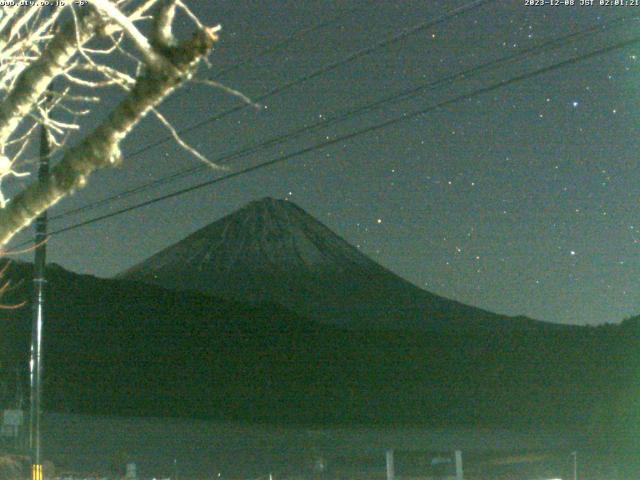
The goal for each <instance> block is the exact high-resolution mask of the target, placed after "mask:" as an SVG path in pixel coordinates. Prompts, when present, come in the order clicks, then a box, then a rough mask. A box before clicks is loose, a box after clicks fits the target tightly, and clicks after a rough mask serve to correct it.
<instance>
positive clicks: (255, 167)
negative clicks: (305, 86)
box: [16, 37, 640, 248]
mask: <svg viewBox="0 0 640 480" xmlns="http://www.w3.org/2000/svg"><path fill="white" fill-rule="evenodd" d="M638 43H640V37H635V38H632V39H630V40H626V41H624V42H619V43H616V44H614V45H611V46H608V47H604V48H601V49H599V50H594V51H592V52H589V53H586V54H583V55H578V56H575V57H572V58H570V59H568V60H564V61H562V62H558V63H555V64H553V65H549V66H546V67H543V68H539V69H537V70H534V71H532V72H528V73H524V74H522V75H518V76H516V77H513V78H510V79H507V80H502V81H500V82H497V83H494V84H492V85H490V86H487V87H483V88H480V89H477V90H474V91H472V92H469V93H466V94H462V95H459V96H457V97H454V98H451V99H449V100H445V101H442V102H440V103H438V104H435V105H432V106H430V107H427V108H425V109H422V110H416V111H414V112H411V113H408V114H403V115H400V116H398V117H395V118H392V119H390V120H386V121H384V122H382V123H378V124H376V125H372V126H369V127H366V128H363V129H360V130H356V131H354V132H351V133H349V134H346V135H342V136H340V137H336V138H334V139H332V140H327V141H325V142H320V143H317V144H315V145H312V146H310V147H306V148H303V149H300V150H297V151H295V152H291V153H288V154H286V155H283V156H280V157H277V158H275V159H273V160H269V161H267V162H263V163H260V164H257V165H253V166H250V167H247V168H244V169H242V170H238V171H236V172H232V173H229V174H227V175H224V176H222V177H218V178H215V179H213V180H208V181H205V182H202V183H198V184H196V185H192V186H190V187H187V188H183V189H180V190H177V191H175V192H171V193H168V194H165V195H161V196H159V197H156V198H154V199H151V200H147V201H144V202H140V203H138V204H135V205H131V206H129V207H125V208H122V209H120V210H117V211H115V212H111V213H108V214H105V215H100V216H97V217H94V218H91V219H88V220H85V221H83V222H79V223H76V224H73V225H70V226H67V227H64V228H60V229H58V230H55V231H52V232H51V233H50V236H53V235H59V234H61V233H64V232H68V231H71V230H75V229H77V228H80V227H84V226H86V225H90V224H92V223H96V222H100V221H102V220H106V219H108V218H112V217H115V216H118V215H122V214H124V213H127V212H131V211H133V210H137V209H139V208H143V207H146V206H149V205H153V204H155V203H159V202H162V201H164V200H168V199H170V198H174V197H178V196H180V195H184V194H186V193H189V192H193V191H195V190H199V189H201V188H204V187H208V186H211V185H215V184H217V183H221V182H223V181H225V180H229V179H231V178H235V177H238V176H241V175H245V174H247V173H251V172H254V171H257V170H260V169H262V168H266V167H270V166H272V165H275V164H277V163H282V162H284V161H286V160H289V159H291V158H293V157H297V156H300V155H304V154H306V153H310V152H312V151H315V150H320V149H322V148H324V147H328V146H331V145H335V144H337V143H340V142H343V141H345V140H350V139H352V138H355V137H358V136H360V135H364V134H367V133H371V132H373V131H376V130H380V129H383V128H386V127H389V126H391V125H395V124H397V123H400V122H403V121H406V120H411V119H414V118H416V117H419V116H421V115H424V114H426V113H429V112H431V111H433V110H436V109H439V108H442V107H446V106H449V105H451V104H453V103H457V102H459V101H461V100H467V99H469V98H473V97H476V96H478V95H484V94H486V93H489V92H492V91H494V90H497V89H499V88H503V87H506V86H509V85H512V84H514V83H518V82H522V81H524V80H528V79H530V78H532V77H536V76H539V75H543V74H545V73H549V72H552V71H554V70H558V69H560V68H564V67H566V66H569V65H574V64H576V63H579V62H581V61H583V60H587V59H590V58H594V57H597V56H600V55H603V54H606V53H610V52H613V51H615V50H620V49H623V48H626V47H629V46H631V45H635V44H638ZM20 246H22V244H20V245H18V246H17V247H16V248H18V247H20Z"/></svg>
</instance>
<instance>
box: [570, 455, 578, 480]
mask: <svg viewBox="0 0 640 480" xmlns="http://www.w3.org/2000/svg"><path fill="white" fill-rule="evenodd" d="M571 456H572V457H573V480H578V452H577V451H576V452H571Z"/></svg>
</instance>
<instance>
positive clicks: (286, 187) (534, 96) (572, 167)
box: [14, 0, 640, 324]
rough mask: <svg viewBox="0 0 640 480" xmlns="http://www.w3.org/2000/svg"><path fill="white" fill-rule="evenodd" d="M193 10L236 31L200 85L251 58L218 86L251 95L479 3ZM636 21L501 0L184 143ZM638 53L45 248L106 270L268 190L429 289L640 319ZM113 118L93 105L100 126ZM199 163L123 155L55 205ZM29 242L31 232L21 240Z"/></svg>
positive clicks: (466, 83)
mask: <svg viewBox="0 0 640 480" xmlns="http://www.w3.org/2000/svg"><path fill="white" fill-rule="evenodd" d="M577 2H578V0H576V3H577ZM190 3H191V4H192V5H193V7H194V10H195V11H196V13H197V14H198V15H200V17H201V18H202V20H204V22H205V23H208V24H215V23H221V24H222V26H223V31H222V35H221V43H220V45H219V48H218V49H217V50H216V51H215V52H214V54H213V56H212V57H211V63H212V67H211V69H210V70H208V71H203V72H202V74H201V77H202V78H216V72H218V71H222V70H225V69H227V68H229V67H231V66H233V65H235V64H237V63H238V62H240V61H244V60H245V59H250V61H248V62H246V63H244V64H243V65H242V66H241V67H240V68H237V69H235V70H233V71H230V72H228V73H226V74H225V75H223V76H222V77H220V78H219V80H220V81H222V82H223V83H225V84H226V85H228V86H230V87H233V88H235V89H237V90H240V91H241V92H243V93H244V94H246V95H248V96H249V97H254V98H255V97H259V96H261V95H263V94H264V93H266V92H268V91H270V90H273V89H274V88H277V87H278V86H280V85H283V84H285V83H287V82H289V81H291V80H294V79H296V78H299V77H301V76H303V75H305V74H307V73H310V72H313V71H314V70H316V69H318V68H320V67H322V66H323V65H327V64H330V63H332V62H336V61H338V60H340V59H343V58H345V57H347V56H348V55H349V54H350V53H352V52H355V51H358V50H361V49H363V48H367V47H369V46H371V45H373V44H375V43H377V42H380V41H381V40H384V39H385V38H390V37H392V36H394V35H397V34H399V33H401V32H402V31H405V30H407V29H409V28H411V27H412V26H414V25H417V24H420V23H423V22H426V21H428V20H430V19H435V18H437V17H438V16H440V15H442V14H444V13H446V12H447V11H449V10H451V9H453V8H455V7H458V6H461V5H464V4H466V3H468V2H466V1H452V0H447V1H425V0H422V1H402V2H397V1H386V2H383V1H364V0H358V1H343V2H337V1H322V2H320V1H310V0H291V1H278V2H249V1H245V0H232V1H231V0H228V1H209V2H202V1H194V2H190ZM596 3H597V1H596ZM353 9H357V10H356V11H355V12H353V11H352V10H353ZM630 15H639V16H640V7H633V6H625V7H586V6H574V7H566V6H558V7H553V6H550V5H547V6H525V5H524V0H508V1H507V0H502V1H493V2H488V3H487V4H486V5H483V6H482V7H480V8H478V9H474V10H471V11H469V12H468V13H466V14H464V15H460V16H459V17H457V18H455V19H453V20H451V21H447V22H444V23H441V24H439V25H437V26H434V27H433V28H428V29H424V30H422V31H420V32H418V33H415V34H412V35H407V36H406V37H404V38H403V39H401V40H399V41H396V42H393V43H391V44H389V45H388V46H386V47H383V48H379V49H376V50H374V51H373V52H371V54H369V55H364V56H361V57H360V58H358V59H357V60H355V61H352V62H349V63H348V64H346V65H343V66H341V67H340V68H337V69H334V70H333V71H331V72H328V73H327V74H324V75H321V76H318V77H316V78H314V79H312V80H310V81H307V82H304V83H302V84H300V85H297V86H295V87H293V88H290V89H287V90H286V91H284V92H282V93H280V94H278V95H275V96H273V97H271V98H268V99H266V100H264V101H263V102H261V103H262V106H261V108H260V109H259V111H258V110H257V109H254V108H251V107H247V108H244V109H243V110H242V111H240V112H237V113H234V114H232V115H229V116H226V117H224V118H222V119H220V120H218V121H216V122H212V123H209V124H207V125H205V126H203V127H201V128H198V129H196V130H193V131H192V132H190V133H188V134H185V136H184V138H185V139H186V140H187V141H189V142H190V143H191V144H192V145H194V146H195V147H196V148H198V149H199V150H200V151H201V152H203V153H204V154H206V155H207V156H208V157H209V158H211V159H215V158H217V157H218V156H220V155H223V154H225V153H229V152H233V151H235V150H237V149H239V148H243V147H246V146H249V145H252V144H254V143H256V142H260V141H263V140H265V139H268V138H270V137H271V136H274V135H277V134H282V133H286V132H288V131H291V130H293V129H296V128H299V127H301V126H304V125H310V124H313V123H314V122H316V121H318V120H322V119H326V118H331V117H332V116H333V115H336V114H339V113H341V112H343V111H347V110H351V109H354V108H357V107H359V106H361V105H363V104H366V103H370V102H373V101H376V100H378V99H380V98H383V97H385V96H387V95H390V94H393V93H395V92H400V91H403V90H405V89H409V88H411V87H414V86H417V85H419V84H423V83H427V82H433V81H436V80H438V79H440V78H444V77H447V76H449V75H452V74H455V73H457V72H462V71H464V70H466V69H469V68H472V67H474V66H477V65H480V64H483V63H486V62H488V61H491V60H494V59H499V58H502V57H505V56H507V55H512V54H514V53H517V52H518V51H519V50H524V49H526V48H529V47H531V46H534V45H536V44H538V43H541V42H543V41H546V40H549V39H552V38H556V37H559V36H563V35H567V34H569V33H571V32H576V31H579V30H581V29H585V28H588V27H591V26H595V25H602V24H604V23H606V22H608V21H610V20H611V19H613V18H615V17H619V16H630ZM336 16H338V17H339V18H338V19H337V20H336V21H335V22H333V23H330V24H329V25H327V26H325V27H324V28H321V29H318V30H316V31H313V32H311V33H309V34H307V35H304V36H300V37H296V38H295V39H294V40H293V41H292V42H291V44H290V45H288V46H287V48H285V49H282V50H279V51H277V52H274V53H272V54H268V55H263V56H259V57H258V58H255V59H252V57H254V56H255V55H256V54H257V53H258V52H260V51H262V50H263V49H265V48H268V47H269V46H271V45H274V44H277V43H278V42H280V41H282V40H283V39H286V38H288V37H289V36H290V35H292V34H294V33H295V32H297V31H299V30H301V29H306V28H309V27H312V26H313V25H316V24H318V23H321V22H324V21H327V20H329V19H331V18H333V17H336ZM639 27H640V22H639V21H637V20H630V21H627V22H625V23H623V24H620V25H618V26H617V27H615V28H614V27H612V28H610V29H608V30H606V31H604V32H601V33H599V34H593V35H589V36H587V37H585V38H581V39H580V40H579V41H577V42H571V41H567V42H566V45H564V46H563V47H562V48H559V49H556V50H553V51H547V52H545V53H543V54H541V55H537V56H531V57H529V58H527V59H525V60H524V61H520V62H514V63H510V64H507V65H500V66H498V67H496V68H494V69H492V70H490V71H487V72H485V73H483V74H481V75H478V76H473V77H470V78H468V79H466V80H461V81H456V82H447V84H446V85H445V86H443V87H440V88H437V89H431V90H427V91H426V92H423V93H421V94H419V95H417V96H415V97H412V98H410V99H408V100H404V101H401V102H396V103H392V104H388V105H386V106H385V107H384V108H382V109H379V110H375V111H372V112H367V113H365V114H363V115H360V116H357V117H354V118H352V119H350V120H348V121H346V122H342V123H339V124H336V125H332V126H330V127H329V128H327V129H324V130H319V131H316V132H313V133H310V134H308V135H305V136H302V137H300V138H296V139H293V140H291V141H289V142H287V143H285V144H281V145H278V146H276V147H272V148H266V149H262V150H260V152H258V153H256V154H253V155H251V156H248V157H245V158H241V159H236V160H233V161H232V162H231V163H230V164H229V165H230V168H231V171H233V170H234V169H237V168H241V167H246V166H248V165H253V164H257V163H260V162H264V161H267V160H271V159H273V158H277V157H278V156H279V155H282V154H286V153H288V152H293V151H296V150H298V149H301V148H304V147H307V146H310V145H314V144H316V143H319V142H322V141H323V140H326V139H327V137H328V138H329V139H332V138H335V137H336V136H340V135H343V134H347V133H349V132H351V131H354V130H357V129H361V128H364V127H366V126H369V125H373V124H376V123H380V122H383V121H384V120H386V119H389V118H393V117H396V116H398V115H400V114H402V113H403V112H413V111H416V110H421V109H425V108H428V107H429V106H431V105H434V104H437V103H439V102H442V101H444V100H446V99H449V98H453V97H456V96H458V95H461V94H465V93H469V92H473V91H474V90H477V89H480V88H483V87H485V86H488V85H491V84H493V83H496V82H499V81H502V80H506V79H509V78H512V77H516V76H519V75H522V74H524V73H526V72H529V71H533V70H536V69H539V68H541V67H544V66H547V65H551V64H554V63H557V62H560V61H562V60H565V59H567V58H570V57H572V56H575V55H580V54H582V53H587V52H589V51H592V50H595V49H598V48H602V47H605V46H607V45H613V44H615V43H617V42H621V41H624V40H627V39H631V38H633V37H634V36H635V35H638V34H640V29H639ZM638 56H640V47H638V46H637V45H636V46H630V47H626V48H623V49H620V50H616V51H613V52H610V53H606V54H604V55H601V56H598V57H594V58H590V59H587V60H585V61H581V62H578V63H575V64H573V65H569V66H566V67H564V68H560V69H557V70H554V71H552V72H549V73H546V74H543V75H539V76H535V77H531V78H530V79H527V80H525V81H522V82H518V83H514V84H512V85H509V86H506V87H504V88H499V89H496V90H494V91H491V92H489V93H485V94H482V95H479V96H474V97H471V98H468V99H465V100H463V101H460V102H457V103H453V104H451V105H448V106H446V107H444V108H441V109H437V110H434V111H431V112H429V113H427V114H425V115H423V116H420V117H416V118H413V119H410V120H407V121H404V122H400V123H397V124H395V125H392V126H389V127H387V128H384V129H379V130H377V131H374V132H371V133H369V134H364V135H360V136H357V137H355V138H352V139H349V140H345V141H343V142H339V143H338V144H335V145H332V146H329V147H327V148H323V149H318V150H315V151H312V152H309V153H307V154H304V155H301V156H297V157H295V158H291V159H289V160H288V161H286V162H283V163H279V164H277V165H275V166H272V167H269V168H265V169H261V170H257V171H255V172H253V173H250V174H247V175H242V176H239V177H237V178H234V179H232V180H230V181H226V182H222V183H219V184H217V185H215V186H212V187H208V188H204V189H200V190H196V191H194V192H191V193H189V194H186V195H182V196H180V197H176V198H173V199H171V200H168V201H163V202H159V203H156V204H154V205H152V206H149V207H145V208H142V209H138V210H135V211H133V212H130V213H127V214H124V215H120V216H117V217H114V218H111V219H109V220H105V221H103V222H98V223H95V224H92V225H90V226H87V227H83V228H79V229H76V230H73V231H70V232H66V233H64V234H60V235H57V236H54V237H53V238H52V239H51V242H50V244H49V251H48V258H49V260H50V261H51V262H56V263H59V264H61V265H63V266H65V267H66V268H69V269H71V270H75V271H78V272H84V273H92V274H95V275H98V276H111V275H113V274H115V273H117V272H120V271H122V270H123V269H125V268H127V267H130V266H132V265H133V264H134V263H137V262H139V261H141V260H143V259H145V258H147V257H148V256H150V255H151V254H153V253H155V252H156V251H158V250H159V249H161V248H164V247H166V246H168V245H170V244H172V243H174V242H176V241H178V240H180V239H182V238H183V237H185V236H186V235H188V234H189V233H191V232H193V231H195V230H197V229H199V228H201V227H203V226H205V225H207V224H208V223H210V222H212V221H215V220H217V219H219V218H221V217H222V216H223V215H225V214H227V213H230V212H231V211H233V210H235V209H237V208H239V207H241V206H243V205H244V204H246V203H247V202H249V201H251V200H254V199H258V198H261V197H264V196H273V197H277V198H288V199H290V200H292V201H295V202H296V203H297V204H298V205H300V206H301V207H303V208H304V209H305V210H306V211H307V212H309V213H310V214H312V215H313V216H315V217H316V218H318V219H319V220H320V221H322V222H324V223H325V224H326V225H327V226H329V227H330V228H332V229H333V230H334V231H335V232H336V233H338V234H339V235H341V236H342V237H344V238H345V239H346V240H348V241H349V242H350V243H352V244H354V245H357V246H358V247H359V248H360V249H361V250H362V251H363V252H364V253H366V254H367V255H369V256H371V257H372V258H373V259H375V260H376V261H378V262H380V263H381V264H382V265H384V266H386V267H388V268H389V269H391V270H392V271H394V272H396V273H397V274H399V275H400V276H402V277H404V278H406V279H408V280H410V281H411V282H413V283H415V284H416V285H418V286H420V287H422V288H425V289H427V290H429V291H432V292H434V293H437V294H440V295H443V296H446V297H449V298H453V299H456V300H459V301H461V302H464V303H467V304H471V305H474V306H478V307H482V308H485V309H488V310H492V311H495V312H499V313H505V314H509V315H517V314H524V315H527V316H530V317H533V318H537V319H541V320H547V321H552V322H562V323H575V324H598V323H604V322H618V321H621V320H622V319H623V318H625V317H628V316H631V315H635V314H640V288H639V287H640V278H639V274H640V268H639V265H640V263H639V262H640V258H639V253H640V212H639V208H640V191H639V186H638V184H639V182H640V167H639V166H638V162H637V160H636V156H637V152H638V147H639V143H640V141H639V139H638V135H637V128H638V127H637V126H638V125H639V124H640V123H639V122H640V118H639V117H640V102H639V99H640V96H639V95H638V85H639V84H640V83H639V82H640V60H638V58H639V57H638ZM113 99H114V102H115V100H116V99H117V96H116V95H114V96H113ZM239 104H240V102H239V100H238V99H237V98H235V97H232V96H230V95H228V94H225V93H224V92H222V91H220V90H215V89H212V88H211V87H208V86H204V85H195V84H193V85H190V86H189V87H187V88H184V89H183V90H181V91H179V92H177V93H176V94H174V95H173V97H171V98H170V99H169V100H168V101H167V102H166V103H165V105H164V106H163V108H162V111H163V112H164V113H165V114H166V116H167V117H168V118H170V119H171V120H172V121H173V123H174V125H175V126H176V127H177V128H178V129H181V128H185V127H188V126H190V125H193V124H194V123H197V122H199V121H202V120H205V119H206V118H208V117H211V116H213V115H216V114H218V113H220V112H223V111H225V110H227V109H229V108H233V107H235V106H238V105H239ZM110 106H111V105H109V104H108V103H107V104H106V105H105V107H110ZM105 111H106V108H105V109H102V108H101V109H100V110H99V111H97V112H96V115H95V117H94V119H93V120H92V121H94V122H95V121H97V120H99V119H100V118H102V116H104V112H105ZM165 135H166V131H165V130H164V129H163V127H162V126H161V125H159V124H158V123H157V122H156V121H155V120H154V119H151V118H149V119H148V120H146V121H145V122H144V123H143V124H142V125H141V126H140V127H139V128H138V130H137V131H136V132H135V134H133V135H131V136H130V137H129V138H128V139H127V141H126V142H125V144H124V147H123V152H124V154H125V157H126V155H127V153H130V152H134V151H136V150H137V149H139V148H140V147H143V146H145V145H147V144H149V143H150V142H153V141H154V140H156V139H158V138H161V137H164V136H165ZM198 165H199V162H198V161H197V160H195V159H193V158H192V157H190V155H189V154H187V153H186V152H184V151H183V150H181V149H180V148H179V147H177V146H176V145H175V144H174V143H165V144H163V145H161V146H157V147H154V148H151V149H148V150H146V151H144V152H143V153H140V154H137V155H134V156H133V157H131V158H126V159H125V162H124V164H123V166H122V167H121V168H120V169H118V170H115V171H113V170H112V171H104V172H100V173H98V174H96V175H94V176H93V177H92V179H91V180H90V182H89V185H88V187H87V188H86V189H85V190H83V191H81V192H78V193H77V194H76V195H75V196H74V197H73V198H70V199H67V200H64V201H63V202H61V203H60V205H58V206H56V207H55V208H54V209H53V210H52V212H51V213H52V215H55V214H58V213H60V212H63V211H65V210H68V209H70V208H75V207H80V206H82V205H85V204H88V203H90V202H94V201H96V200H99V199H101V198H104V197H107V196H109V195H112V194H114V193H116V192H118V191H120V190H125V189H127V188H131V187H135V186H137V185H140V184H143V183H145V182H148V181H150V180H153V179H157V178H161V177H163V176H166V175H168V174H170V173H172V172H175V171H178V170H181V169H184V168H188V167H194V166H198ZM218 175H220V173H219V172H215V171H212V170H205V171H199V172H198V173H197V175H192V176H189V177H187V178H185V179H182V180H180V181H177V182H171V183H165V184H163V185H161V186H159V187H158V188H156V189H154V190H150V191H146V192H144V193H142V194H140V195H137V196H132V197H128V198H126V199H122V200H121V201H120V202H112V203H110V204H109V205H107V206H104V207H101V208H98V209H94V210H91V211H87V212H85V213H84V214H82V215H77V216H69V217H67V218H64V219H62V220H59V221H56V222H52V224H51V225H50V228H51V229H53V230H55V229H58V228H62V227H65V226H67V225H71V224H73V223H76V222H79V221H82V220H86V219H89V218H91V217H93V216H97V215H102V214H105V213H108V212H109V211H115V210H117V209H119V208H122V207H124V206H127V205H131V204H133V203H137V202H141V201H144V200H147V199H150V198H153V197H156V196H159V195H161V194H164V193H169V192H171V191H173V190H177V189H179V188H183V187H186V186H189V185H192V184H194V183H198V182H201V181H203V180H206V179H211V178H215V177H216V176H218ZM26 238H27V237H26V236H25V235H21V236H19V237H17V238H16V241H15V242H14V244H18V243H20V242H22V241H24V240H25V239H26Z"/></svg>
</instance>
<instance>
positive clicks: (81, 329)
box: [0, 264, 640, 431]
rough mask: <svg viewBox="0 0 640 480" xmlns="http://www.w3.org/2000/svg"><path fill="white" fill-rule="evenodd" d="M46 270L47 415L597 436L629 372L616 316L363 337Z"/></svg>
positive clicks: (24, 294)
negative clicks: (595, 322) (606, 322)
mask: <svg viewBox="0 0 640 480" xmlns="http://www.w3.org/2000/svg"><path fill="white" fill-rule="evenodd" d="M30 270H31V267H30V265H27V264H14V265H13V266H12V267H11V269H10V271H9V272H10V273H9V275H10V277H11V278H12V279H13V280H14V281H16V280H18V279H20V278H22V279H23V285H22V287H20V288H18V289H16V290H14V291H12V292H11V294H10V295H9V296H8V297H6V298H5V300H6V302H7V303H9V302H11V301H14V300H16V299H25V298H30V297H29V292H28V290H29V288H28V287H29V286H30V282H29V275H30ZM48 277H49V283H48V293H47V298H48V302H49V312H48V317H47V321H46V325H45V333H44V355H45V356H44V358H45V377H46V382H45V392H46V394H45V405H46V408H47V409H49V410H54V411H68V412H84V413H102V414H126V415H156V416H184V417H202V418H213V419H225V420H228V419H233V420H243V421H250V422H270V423H307V424H309V423H311V424H330V423H341V424H354V423H358V424H390V423H391V424H410V425H443V426H451V425H467V426H506V427H509V428H516V427H517V428H520V427H522V428H530V427H537V426H543V425H556V426H557V425H560V426H565V427H570V428H574V427H578V428H581V429H586V428H587V427H589V426H590V425H591V426H593V428H595V429H597V430H598V431H603V429H604V427H607V425H608V423H607V422H608V421H609V420H608V419H607V416H606V415H604V414H602V413H608V412H609V411H610V410H611V409H610V408H609V407H610V402H611V399H612V398H622V397H620V395H619V394H618V392H623V391H624V389H625V388H627V387H628V385H630V384H631V383H632V382H633V381H635V379H636V376H637V372H638V371H639V367H640V362H639V361H638V351H639V349H638V347H639V346H640V342H639V341H638V332H637V329H636V330H634V329H632V328H629V326H628V325H623V326H612V327H601V328H586V327H585V328H573V329H559V330H552V331H547V330H540V331H514V330H509V329H505V330H500V329H496V330H494V331H492V332H490V333H486V332H461V333H457V334H454V333H452V332H450V331H441V332H415V331H401V330H397V331H390V332H385V331H373V332H372V331H368V332H367V331H357V330H346V329H342V328H340V327H337V326H332V325H327V324H322V323H318V322H312V321H308V320H305V319H304V318H302V317H300V316H298V315H297V314H295V313H291V312H289V311H287V310H285V309H283V308H282V307H279V306H276V305H268V304H261V305H247V304H242V303H238V302H231V301H228V300H222V299H218V298H213V297H209V296H205V295H202V294H198V293H194V292H191V293H189V292H176V291H171V290H166V289H163V288H161V287H155V286H150V285H145V284H141V283H136V282H130V281H122V280H106V279H98V278H95V277H91V276H85V275H77V274H73V273H71V272H68V271H65V270H63V269H61V268H59V267H53V268H51V269H50V270H49V273H48ZM4 317H5V321H3V322H2V323H1V324H0V329H1V331H0V342H1V343H0V356H1V358H0V360H1V361H2V365H3V366H4V367H5V368H4V369H3V373H4V375H5V376H4V380H5V382H10V381H12V380H13V379H14V378H15V368H20V369H21V371H22V373H23V378H26V372H24V368H23V366H26V364H27V352H28V337H29V330H30V326H29V324H30V318H29V317H30V308H29V307H28V306H27V307H25V308H22V309H18V310H7V311H5V312H4ZM8 393H12V392H8ZM623 400H624V398H623ZM594 412H596V413H598V412H601V413H599V414H598V415H600V417H598V418H594V416H593V415H594Z"/></svg>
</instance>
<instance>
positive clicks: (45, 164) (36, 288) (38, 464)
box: [29, 124, 51, 480]
mask: <svg viewBox="0 0 640 480" xmlns="http://www.w3.org/2000/svg"><path fill="white" fill-rule="evenodd" d="M50 153H51V148H50V145H49V136H48V133H47V127H46V126H45V125H44V124H43V125H42V126H41V127H40V163H39V167H38V181H43V180H44V179H45V178H46V177H47V176H48V175H49V156H50ZM46 241H47V211H46V210H45V211H44V212H43V213H42V214H41V215H40V216H39V217H38V218H37V219H36V222H35V247H34V248H35V258H34V262H33V318H32V323H31V358H30V362H29V374H30V386H31V402H30V411H29V450H30V454H31V479H32V480H43V478H44V477H43V472H42V451H41V445H40V416H41V413H42V405H41V401H42V326H43V323H44V313H45V310H44V307H45V286H46V283H47V280H46V277H45V265H46V261H47V259H46V257H47V244H46Z"/></svg>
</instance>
